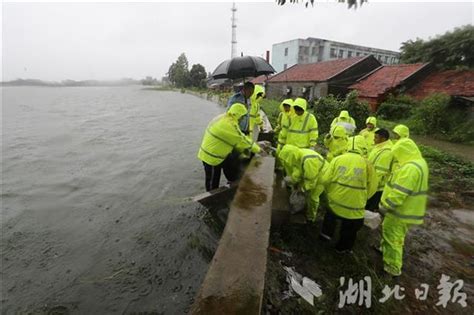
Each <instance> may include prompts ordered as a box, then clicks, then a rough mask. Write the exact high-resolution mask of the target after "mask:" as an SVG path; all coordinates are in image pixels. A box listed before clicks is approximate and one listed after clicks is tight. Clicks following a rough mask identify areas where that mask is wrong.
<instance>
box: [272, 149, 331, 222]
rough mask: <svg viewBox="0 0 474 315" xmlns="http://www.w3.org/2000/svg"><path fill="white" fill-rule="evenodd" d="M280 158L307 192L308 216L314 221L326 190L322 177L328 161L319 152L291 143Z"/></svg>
mask: <svg viewBox="0 0 474 315" xmlns="http://www.w3.org/2000/svg"><path fill="white" fill-rule="evenodd" d="M279 159H280V162H281V164H282V165H283V167H284V169H285V173H286V175H287V176H289V177H290V179H291V182H292V183H294V184H297V185H298V186H299V187H300V188H301V189H302V191H304V192H306V204H307V207H306V216H307V218H308V220H309V221H313V222H314V221H315V220H316V214H317V211H318V207H319V196H320V195H321V193H322V192H323V190H324V186H323V185H322V184H321V181H320V178H321V177H322V174H324V172H325V171H326V169H327V166H328V163H326V161H325V160H324V158H323V157H322V156H321V155H320V154H319V153H317V152H315V151H313V150H310V149H300V148H298V147H296V146H294V145H291V144H287V145H285V146H284V147H283V149H282V150H281V152H280V155H279Z"/></svg>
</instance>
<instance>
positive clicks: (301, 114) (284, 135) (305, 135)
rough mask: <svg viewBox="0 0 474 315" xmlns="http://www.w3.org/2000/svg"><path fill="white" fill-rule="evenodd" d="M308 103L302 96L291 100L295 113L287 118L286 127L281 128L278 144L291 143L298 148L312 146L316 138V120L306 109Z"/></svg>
mask: <svg viewBox="0 0 474 315" xmlns="http://www.w3.org/2000/svg"><path fill="white" fill-rule="evenodd" d="M307 107H308V103H307V102H306V100H305V99H304V98H297V99H295V101H294V102H293V109H294V111H295V115H294V116H292V117H290V118H289V127H288V129H286V128H282V130H281V132H280V136H279V137H278V142H279V144H280V145H285V144H292V145H294V146H297V147H298V148H313V147H314V146H315V145H316V141H317V140H318V122H317V120H316V117H314V115H313V114H311V113H309V112H308V111H307Z"/></svg>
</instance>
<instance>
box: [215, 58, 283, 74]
mask: <svg viewBox="0 0 474 315" xmlns="http://www.w3.org/2000/svg"><path fill="white" fill-rule="evenodd" d="M274 72H275V69H273V67H272V66H271V65H270V64H269V63H268V62H266V61H265V59H263V58H261V57H255V56H244V57H234V58H232V59H228V60H226V61H224V62H222V63H221V64H220V65H218V66H217V68H216V69H215V70H214V72H213V73H212V78H213V79H223V78H227V79H239V78H240V79H241V78H245V77H258V76H259V75H262V74H265V75H269V74H272V73H274Z"/></svg>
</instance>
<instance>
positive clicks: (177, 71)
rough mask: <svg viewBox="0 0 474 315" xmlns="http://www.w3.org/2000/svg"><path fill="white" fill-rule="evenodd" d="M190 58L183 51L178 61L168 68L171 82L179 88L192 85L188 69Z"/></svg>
mask: <svg viewBox="0 0 474 315" xmlns="http://www.w3.org/2000/svg"><path fill="white" fill-rule="evenodd" d="M188 67H189V64H188V58H186V55H185V54H184V53H182V54H181V55H180V56H179V57H178V59H177V60H176V62H174V63H173V64H172V65H171V66H170V67H169V69H168V78H169V80H170V82H171V83H172V84H173V85H175V86H176V87H178V88H185V87H189V86H190V76H189V70H188Z"/></svg>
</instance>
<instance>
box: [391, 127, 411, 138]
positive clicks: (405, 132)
mask: <svg viewBox="0 0 474 315" xmlns="http://www.w3.org/2000/svg"><path fill="white" fill-rule="evenodd" d="M393 132H394V133H396V134H397V135H398V136H399V137H400V139H404V138H409V137H410V129H408V127H407V126H405V125H396V126H395V128H393Z"/></svg>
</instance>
